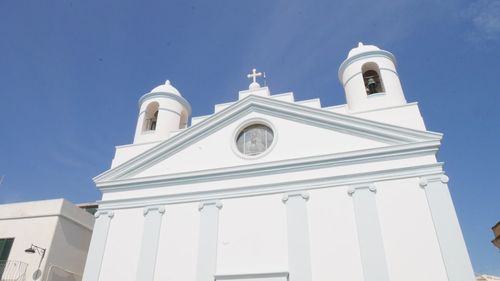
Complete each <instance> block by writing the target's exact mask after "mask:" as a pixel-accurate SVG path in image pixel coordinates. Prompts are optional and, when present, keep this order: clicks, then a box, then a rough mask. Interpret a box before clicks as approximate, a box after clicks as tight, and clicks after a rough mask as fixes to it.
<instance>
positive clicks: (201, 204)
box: [198, 200, 223, 211]
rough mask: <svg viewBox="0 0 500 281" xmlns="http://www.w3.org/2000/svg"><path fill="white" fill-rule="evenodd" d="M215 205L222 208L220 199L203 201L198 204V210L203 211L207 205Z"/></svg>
mask: <svg viewBox="0 0 500 281" xmlns="http://www.w3.org/2000/svg"><path fill="white" fill-rule="evenodd" d="M212 205H214V206H215V207H217V209H219V210H220V209H222V206H223V205H222V202H221V201H219V200H216V201H203V202H200V204H198V211H201V210H203V208H205V206H212Z"/></svg>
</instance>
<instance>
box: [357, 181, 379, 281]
mask: <svg viewBox="0 0 500 281" xmlns="http://www.w3.org/2000/svg"><path fill="white" fill-rule="evenodd" d="M376 192H377V188H376V186H375V185H373V184H367V185H359V186H351V187H349V189H348V190H347V193H348V194H349V196H351V197H352V202H353V204H354V216H355V219H356V228H357V232H358V240H359V248H360V254H361V264H362V266H363V276H364V280H365V281H389V273H388V270H387V261H386V256H385V249H384V242H383V238H382V230H381V227H380V222H379V218H378V212H377V204H376V201H375V194H376Z"/></svg>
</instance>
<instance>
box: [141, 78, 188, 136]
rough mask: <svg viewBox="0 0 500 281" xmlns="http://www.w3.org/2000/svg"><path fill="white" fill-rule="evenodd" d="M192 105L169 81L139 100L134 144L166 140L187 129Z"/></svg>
mask: <svg viewBox="0 0 500 281" xmlns="http://www.w3.org/2000/svg"><path fill="white" fill-rule="evenodd" d="M190 116H191V106H190V104H189V103H188V102H187V101H186V100H185V99H184V98H183V97H182V96H181V94H180V93H179V91H178V90H177V89H176V88H175V87H174V86H172V84H171V83H170V81H169V80H167V81H166V82H165V84H163V85H160V86H158V87H156V88H154V89H153V90H151V92H149V93H147V94H145V95H143V96H142V97H141V98H140V99H139V117H138V119H137V127H136V129H135V137H134V144H138V143H147V142H155V141H162V140H166V139H168V138H169V137H170V134H171V132H172V131H177V130H179V129H183V128H186V126H187V123H188V119H189V117H190Z"/></svg>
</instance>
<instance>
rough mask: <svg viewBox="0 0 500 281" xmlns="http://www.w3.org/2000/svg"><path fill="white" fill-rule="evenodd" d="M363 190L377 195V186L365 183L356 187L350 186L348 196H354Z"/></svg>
mask: <svg viewBox="0 0 500 281" xmlns="http://www.w3.org/2000/svg"><path fill="white" fill-rule="evenodd" d="M361 189H368V190H369V191H371V192H373V193H377V186H376V185H375V184H373V183H364V184H361V185H354V186H349V187H348V188H347V194H348V195H349V196H353V195H354V193H355V192H356V190H361Z"/></svg>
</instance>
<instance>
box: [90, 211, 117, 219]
mask: <svg viewBox="0 0 500 281" xmlns="http://www.w3.org/2000/svg"><path fill="white" fill-rule="evenodd" d="M101 215H107V216H108V217H109V218H110V219H112V218H113V217H114V216H115V212H113V211H112V210H99V211H97V212H95V214H94V217H95V218H96V219H98V218H99V217H100V216H101Z"/></svg>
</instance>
